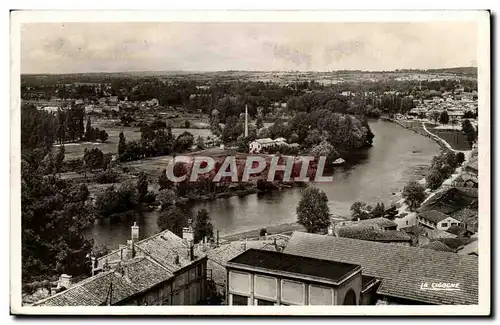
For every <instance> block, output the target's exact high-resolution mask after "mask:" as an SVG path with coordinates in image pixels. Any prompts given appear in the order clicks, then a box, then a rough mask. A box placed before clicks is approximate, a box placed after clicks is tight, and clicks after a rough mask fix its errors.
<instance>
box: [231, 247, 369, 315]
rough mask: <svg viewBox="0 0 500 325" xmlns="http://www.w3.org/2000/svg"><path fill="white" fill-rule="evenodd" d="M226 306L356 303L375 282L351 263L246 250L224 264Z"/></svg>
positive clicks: (359, 301)
mask: <svg viewBox="0 0 500 325" xmlns="http://www.w3.org/2000/svg"><path fill="white" fill-rule="evenodd" d="M227 278H228V286H227V290H226V292H227V302H228V304H229V305H245V306H246V305H257V306H265V305H285V306H292V305H359V304H363V303H369V302H370V301H372V299H371V297H370V294H371V293H372V292H373V289H374V285H375V284H376V281H375V279H373V278H365V279H364V278H363V276H362V274H361V267H360V266H359V265H355V264H347V263H338V262H332V261H325V260H319V259H311V258H305V257H300V256H296V255H289V254H284V253H280V252H272V251H264V250H256V249H249V250H247V251H245V252H244V253H242V254H240V255H238V256H237V257H235V258H234V259H232V260H230V261H229V262H228V263H227Z"/></svg>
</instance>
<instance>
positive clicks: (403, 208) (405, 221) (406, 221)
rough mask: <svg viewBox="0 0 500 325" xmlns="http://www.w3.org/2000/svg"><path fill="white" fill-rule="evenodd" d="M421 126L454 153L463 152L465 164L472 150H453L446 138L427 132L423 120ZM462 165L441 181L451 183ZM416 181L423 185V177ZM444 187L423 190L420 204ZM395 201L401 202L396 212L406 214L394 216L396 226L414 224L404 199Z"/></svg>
mask: <svg viewBox="0 0 500 325" xmlns="http://www.w3.org/2000/svg"><path fill="white" fill-rule="evenodd" d="M422 127H423V129H424V130H425V131H426V132H427V133H428V134H429V135H430V136H431V138H433V139H434V140H436V141H440V142H442V143H443V144H444V145H445V146H446V147H447V148H448V149H450V150H451V151H453V152H455V153H457V152H462V153H463V154H464V156H465V161H464V162H463V163H462V166H465V165H466V164H467V162H468V161H469V159H470V158H471V156H472V150H466V151H461V150H455V149H453V148H452V147H451V146H450V144H449V143H448V142H446V140H444V139H442V138H440V137H439V136H437V135H435V134H433V133H431V132H429V130H427V128H426V126H425V123H424V122H422ZM462 166H460V167H457V168H456V169H455V171H454V172H453V174H452V175H451V176H450V177H449V178H447V179H445V180H444V181H443V184H444V183H448V182H451V183H453V181H454V180H455V179H456V178H457V177H458V176H460V174H461V172H462V168H463V167H462ZM418 183H419V184H422V185H424V186H425V178H423V179H421V180H420V181H419V182H418ZM444 189H445V186H443V185H441V186H440V187H439V188H438V189H436V190H434V191H430V190H429V189H426V190H425V191H426V193H428V194H427V197H426V199H425V200H424V201H423V202H422V204H424V203H425V202H427V201H428V200H429V199H431V198H432V197H434V195H436V194H437V193H439V192H441V191H442V190H444ZM401 192H402V191H401ZM401 192H400V193H401ZM397 203H399V204H401V206H400V207H399V209H398V214H401V213H407V215H406V216H405V217H403V218H396V219H395V220H394V222H396V224H397V225H398V228H402V227H407V226H412V225H415V224H416V219H415V218H416V216H417V214H416V212H414V211H410V209H409V208H408V205H406V203H404V199H401V200H399V201H398V202H397Z"/></svg>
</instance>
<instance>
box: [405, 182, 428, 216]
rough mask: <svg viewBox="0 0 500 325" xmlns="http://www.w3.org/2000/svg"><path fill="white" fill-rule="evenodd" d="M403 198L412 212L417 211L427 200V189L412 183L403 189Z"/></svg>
mask: <svg viewBox="0 0 500 325" xmlns="http://www.w3.org/2000/svg"><path fill="white" fill-rule="evenodd" d="M402 195H403V198H404V199H405V203H406V204H408V206H409V207H410V210H411V211H413V210H415V209H416V208H417V207H418V206H419V205H420V204H421V203H422V202H423V201H424V200H425V188H424V187H423V186H422V185H420V184H418V183H417V182H415V181H410V182H408V184H407V185H406V186H405V187H404V188H403V193H402Z"/></svg>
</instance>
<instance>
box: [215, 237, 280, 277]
mask: <svg viewBox="0 0 500 325" xmlns="http://www.w3.org/2000/svg"><path fill="white" fill-rule="evenodd" d="M273 240H274V238H271V240H248V241H231V242H228V243H226V244H223V245H220V246H219V247H217V248H208V249H207V250H206V254H207V259H208V260H207V270H208V276H209V277H210V275H211V276H212V279H213V280H214V282H215V283H216V284H219V285H224V284H225V283H226V281H227V273H226V263H227V261H229V260H230V259H232V258H234V257H236V256H238V255H240V254H241V253H243V252H244V250H243V248H242V247H241V246H242V245H241V244H242V243H245V246H246V248H247V249H249V248H257V249H263V250H271V251H276V246H275V245H274V241H273ZM285 240H288V237H284V238H281V237H276V243H277V245H278V247H279V248H282V247H284V243H285Z"/></svg>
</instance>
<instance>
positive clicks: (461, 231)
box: [446, 226, 472, 237]
mask: <svg viewBox="0 0 500 325" xmlns="http://www.w3.org/2000/svg"><path fill="white" fill-rule="evenodd" d="M446 231H447V232H449V233H450V234H454V235H456V236H457V237H466V236H467V235H468V236H470V235H472V232H471V231H469V230H467V229H465V228H464V227H460V226H451V227H450V228H448V229H446Z"/></svg>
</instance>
